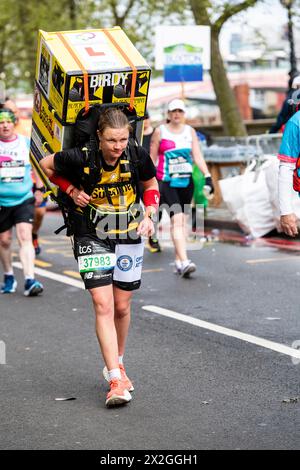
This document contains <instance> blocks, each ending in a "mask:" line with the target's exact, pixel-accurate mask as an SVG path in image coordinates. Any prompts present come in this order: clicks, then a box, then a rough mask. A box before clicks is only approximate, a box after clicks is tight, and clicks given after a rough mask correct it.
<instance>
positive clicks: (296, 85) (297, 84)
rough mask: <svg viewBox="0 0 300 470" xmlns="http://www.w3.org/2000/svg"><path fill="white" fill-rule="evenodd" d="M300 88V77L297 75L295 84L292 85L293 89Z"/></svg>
mask: <svg viewBox="0 0 300 470" xmlns="http://www.w3.org/2000/svg"><path fill="white" fill-rule="evenodd" d="M298 87H300V75H297V77H295V78H294V80H293V83H292V88H298Z"/></svg>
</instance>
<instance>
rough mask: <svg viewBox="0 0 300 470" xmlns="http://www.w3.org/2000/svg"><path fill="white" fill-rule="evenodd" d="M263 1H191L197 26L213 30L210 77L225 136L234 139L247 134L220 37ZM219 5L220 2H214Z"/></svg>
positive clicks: (189, 0)
mask: <svg viewBox="0 0 300 470" xmlns="http://www.w3.org/2000/svg"><path fill="white" fill-rule="evenodd" d="M258 1H259V0H245V1H243V2H238V3H236V2H229V1H226V2H218V3H219V4H220V5H219V6H218V7H217V8H215V9H214V8H213V6H212V3H213V2H211V1H209V0H188V2H189V4H190V7H191V10H192V12H193V15H194V18H195V22H196V24H200V25H207V26H210V28H211V70H210V75H211V79H212V83H213V86H214V90H215V93H216V97H217V102H218V105H219V107H220V111H221V116H222V121H223V126H224V131H225V134H227V135H233V136H244V135H247V132H246V128H245V126H244V123H243V121H242V118H241V115H240V112H239V109H238V106H237V102H236V99H235V96H234V94H233V91H232V88H231V87H230V83H229V80H228V77H227V74H226V70H225V66H224V62H223V58H222V56H221V52H220V47H219V35H220V32H221V29H222V26H223V25H224V23H225V22H226V21H227V20H229V19H230V18H232V17H233V16H234V15H236V14H238V13H240V12H241V11H243V10H245V9H247V8H249V7H251V6H254V5H255V4H256V3H257V2H258ZM214 3H217V2H214Z"/></svg>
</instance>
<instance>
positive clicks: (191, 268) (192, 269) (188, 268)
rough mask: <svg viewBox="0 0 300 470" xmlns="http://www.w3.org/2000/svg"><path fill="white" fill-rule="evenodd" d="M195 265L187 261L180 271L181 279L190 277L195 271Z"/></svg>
mask: <svg viewBox="0 0 300 470" xmlns="http://www.w3.org/2000/svg"><path fill="white" fill-rule="evenodd" d="M196 269H197V268H196V265H195V263H192V261H189V263H188V264H187V265H186V266H185V267H184V268H182V269H181V277H185V278H187V277H190V274H191V273H193V272H195V271H196Z"/></svg>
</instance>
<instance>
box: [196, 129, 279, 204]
mask: <svg viewBox="0 0 300 470" xmlns="http://www.w3.org/2000/svg"><path fill="white" fill-rule="evenodd" d="M281 139H282V134H261V135H251V136H247V137H216V138H215V139H214V143H213V145H210V146H209V147H206V146H205V145H203V144H202V151H203V155H204V158H205V161H206V163H207V164H208V167H209V170H210V173H211V175H212V179H213V182H214V186H215V192H214V197H213V199H212V201H210V205H211V206H214V207H218V206H219V205H220V204H221V203H222V194H221V190H220V187H219V183H218V182H219V180H220V179H222V178H224V175H223V174H222V171H221V169H222V170H223V173H224V170H225V168H224V167H236V169H237V170H238V173H242V172H243V170H244V169H245V166H247V165H249V163H250V162H253V161H255V160H256V161H258V160H259V161H261V162H263V160H264V157H267V156H270V155H273V156H274V158H276V155H277V154H278V151H279V147H280V143H281ZM225 171H226V170H225ZM227 173H228V169H227ZM231 173H232V172H231Z"/></svg>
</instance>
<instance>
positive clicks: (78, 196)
mask: <svg viewBox="0 0 300 470" xmlns="http://www.w3.org/2000/svg"><path fill="white" fill-rule="evenodd" d="M69 196H70V197H71V198H72V199H73V201H74V202H75V204H76V205H77V206H79V207H86V206H87V205H88V203H89V202H90V200H91V196H89V195H88V194H86V193H85V192H84V191H83V189H77V188H73V189H72V190H71V191H70V193H69Z"/></svg>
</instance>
